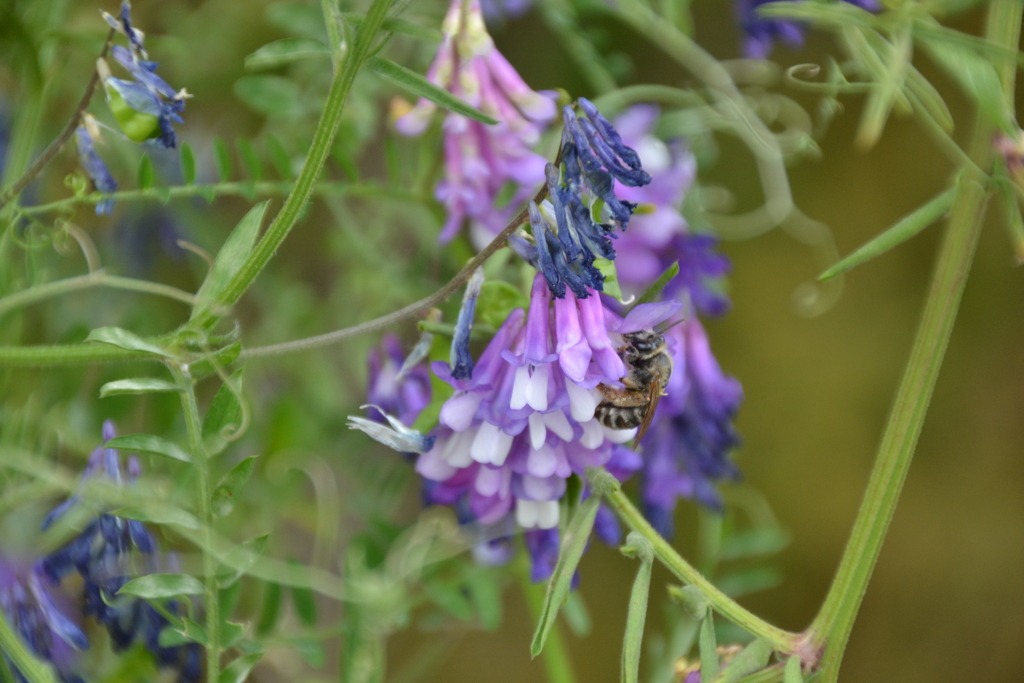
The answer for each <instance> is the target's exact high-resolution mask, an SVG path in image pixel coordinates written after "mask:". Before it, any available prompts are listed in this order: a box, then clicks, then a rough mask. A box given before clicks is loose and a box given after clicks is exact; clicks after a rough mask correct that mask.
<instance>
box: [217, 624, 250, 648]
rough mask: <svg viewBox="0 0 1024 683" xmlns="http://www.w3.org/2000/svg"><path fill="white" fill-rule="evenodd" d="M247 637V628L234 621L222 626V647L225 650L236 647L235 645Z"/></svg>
mask: <svg viewBox="0 0 1024 683" xmlns="http://www.w3.org/2000/svg"><path fill="white" fill-rule="evenodd" d="M244 635H245V626H244V625H242V624H239V623H236V622H234V621H225V622H223V623H221V625H220V641H221V642H220V646H221V647H223V648H224V649H225V650H226V649H228V648H229V647H234V645H235V643H237V642H238V641H240V640H241V639H242V636H244Z"/></svg>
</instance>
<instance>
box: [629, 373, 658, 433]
mask: <svg viewBox="0 0 1024 683" xmlns="http://www.w3.org/2000/svg"><path fill="white" fill-rule="evenodd" d="M648 399H649V402H648V404H647V412H646V413H644V419H643V421H642V422H641V423H640V428H639V429H638V430H637V432H636V438H635V439H634V440H633V448H634V450H635V449H636V447H637V446H639V445H640V439H642V438H644V434H646V433H647V430H648V428H650V426H651V422H652V421H653V420H654V411H655V410H657V409H658V402H659V401H660V400H661V382H659V381H658V380H654V381H652V382H651V392H650V394H649V395H648Z"/></svg>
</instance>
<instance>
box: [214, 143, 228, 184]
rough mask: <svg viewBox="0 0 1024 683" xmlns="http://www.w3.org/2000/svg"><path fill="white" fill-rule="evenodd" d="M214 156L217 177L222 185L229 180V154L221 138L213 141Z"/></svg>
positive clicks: (226, 145)
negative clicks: (215, 158)
mask: <svg viewBox="0 0 1024 683" xmlns="http://www.w3.org/2000/svg"><path fill="white" fill-rule="evenodd" d="M213 152H214V156H216V157H217V177H218V178H220V181H221V182H222V183H226V182H227V181H229V180H231V167H232V163H231V152H230V151H229V150H228V144H227V143H226V142H224V140H223V139H222V138H215V139H214V141H213Z"/></svg>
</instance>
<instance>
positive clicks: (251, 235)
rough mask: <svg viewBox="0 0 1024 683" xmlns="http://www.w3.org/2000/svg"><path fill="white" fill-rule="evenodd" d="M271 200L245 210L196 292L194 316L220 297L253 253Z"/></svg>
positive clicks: (193, 317)
mask: <svg viewBox="0 0 1024 683" xmlns="http://www.w3.org/2000/svg"><path fill="white" fill-rule="evenodd" d="M268 204H270V201H269V200H268V201H265V202H260V203H259V204H257V205H256V206H254V207H252V208H251V209H249V213H247V214H245V216H244V217H243V218H242V220H241V221H239V223H238V225H236V226H235V229H234V230H232V231H231V234H230V235H228V238H227V240H225V242H224V245H223V246H222V247H221V248H220V251H218V252H217V258H216V259H214V261H213V267H212V268H211V269H210V274H209V275H207V276H206V282H204V283H203V286H202V287H200V288H199V293H198V294H196V303H195V306H193V307H192V319H195V318H196V317H198V316H199V315H200V313H202V312H204V311H205V310H206V309H207V308H208V307H209V305H210V303H211V302H213V301H215V300H216V298H217V296H218V295H219V294H220V292H221V290H222V289H224V286H225V285H226V284H227V283H228V282H229V281H230V280H231V278H233V277H234V276H235V274H236V273H238V271H239V270H240V269H241V267H242V264H244V263H245V260H246V259H247V258H248V257H249V254H251V253H252V249H253V247H254V246H255V245H256V238H257V237H258V236H259V232H260V225H261V224H262V223H263V214H265V213H266V212H267V205H268Z"/></svg>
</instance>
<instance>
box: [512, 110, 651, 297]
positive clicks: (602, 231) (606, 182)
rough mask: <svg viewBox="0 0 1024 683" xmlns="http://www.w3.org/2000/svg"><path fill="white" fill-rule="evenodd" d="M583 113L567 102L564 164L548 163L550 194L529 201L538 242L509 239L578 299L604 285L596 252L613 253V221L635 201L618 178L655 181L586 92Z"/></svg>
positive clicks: (624, 221) (558, 288)
mask: <svg viewBox="0 0 1024 683" xmlns="http://www.w3.org/2000/svg"><path fill="white" fill-rule="evenodd" d="M579 106H580V109H581V110H582V111H583V115H582V116H577V115H576V113H575V112H574V111H573V109H572V107H569V106H566V107H564V108H563V109H562V119H563V121H564V123H565V129H564V131H563V133H562V147H561V164H560V166H558V167H556V166H555V165H554V164H547V166H545V169H544V172H545V179H546V180H547V186H548V192H549V194H550V199H548V200H545V201H544V202H542V203H541V205H540V206H537V205H536V204H535V203H533V202H531V203H530V205H529V215H530V229H531V230H532V232H533V241H532V242H529V241H527V240H526V239H524V238H522V237H519V236H515V235H514V236H512V237H510V238H509V244H510V246H511V247H512V248H513V249H514V250H515V251H516V253H518V254H519V255H520V256H521V257H522V258H524V259H525V260H527V261H528V262H529V263H530V264H531V265H533V266H534V267H535V268H536V269H537V270H539V271H540V272H541V273H543V274H544V279H545V280H547V283H548V287H549V288H550V289H551V292H552V293H553V294H554V295H555V297H557V298H562V297H564V296H565V293H566V287H568V288H569V290H571V291H572V292H573V294H575V296H576V297H577V298H579V299H585V298H587V296H589V293H590V292H591V291H598V292H600V291H602V290H603V288H604V275H602V274H601V271H600V270H599V269H598V268H597V266H596V265H595V261H596V260H597V259H598V258H603V259H608V260H612V259H614V258H615V249H614V247H613V246H612V239H613V238H616V237H618V235H617V234H616V232H615V228H616V227H618V228H619V229H622V230H625V228H626V226H627V225H628V224H629V220H630V217H631V216H632V214H633V210H634V209H635V208H636V204H635V203H633V202H630V201H626V200H623V199H620V198H619V197H618V196H617V195H616V192H615V184H616V182H618V183H620V184H621V185H625V186H627V187H640V186H643V185H646V184H648V183H649V182H651V176H650V175H649V174H648V173H647V172H646V171H645V170H643V168H642V167H641V164H640V157H639V155H637V153H636V152H635V151H634V150H633V149H632V148H630V147H628V146H626V144H625V143H624V142H623V141H622V137H621V136H620V135H619V133H618V131H616V130H615V128H614V127H613V126H612V124H611V123H609V122H608V120H607V119H605V118H604V117H603V116H601V114H600V113H599V112H598V111H597V108H596V107H595V106H594V105H593V103H591V102H590V101H589V100H587V99H585V98H582V97H581V98H580V99H579Z"/></svg>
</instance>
